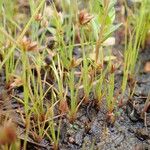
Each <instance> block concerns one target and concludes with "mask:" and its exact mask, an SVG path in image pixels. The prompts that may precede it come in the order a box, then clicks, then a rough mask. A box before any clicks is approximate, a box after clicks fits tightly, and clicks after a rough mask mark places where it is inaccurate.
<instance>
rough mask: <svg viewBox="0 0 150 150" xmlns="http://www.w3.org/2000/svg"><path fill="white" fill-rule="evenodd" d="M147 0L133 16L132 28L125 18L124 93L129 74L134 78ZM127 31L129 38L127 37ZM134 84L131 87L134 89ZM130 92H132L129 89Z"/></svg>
mask: <svg viewBox="0 0 150 150" xmlns="http://www.w3.org/2000/svg"><path fill="white" fill-rule="evenodd" d="M147 4H148V1H147V0H144V1H142V2H141V6H140V11H139V16H138V17H136V16H135V17H136V18H135V22H134V27H133V28H134V29H131V30H133V31H130V28H129V26H130V21H129V18H127V20H126V25H125V36H126V37H125V52H124V71H123V82H122V93H123V95H124V93H125V90H126V85H127V80H128V78H129V76H130V78H132V80H134V76H135V73H136V69H137V68H136V62H137V58H138V53H139V50H140V46H141V44H142V43H143V42H142V41H145V36H144V35H145V32H147V25H146V20H147V12H146V8H147ZM128 31H130V32H129V39H128ZM134 86H135V84H134V85H133V87H132V89H134ZM130 93H133V91H131V92H130Z"/></svg>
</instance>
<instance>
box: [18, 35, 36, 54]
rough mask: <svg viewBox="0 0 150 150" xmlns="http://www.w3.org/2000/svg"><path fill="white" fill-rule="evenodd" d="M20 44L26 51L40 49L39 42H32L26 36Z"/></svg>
mask: <svg viewBox="0 0 150 150" xmlns="http://www.w3.org/2000/svg"><path fill="white" fill-rule="evenodd" d="M20 45H21V47H22V49H23V50H24V51H34V50H37V49H38V44H37V42H32V41H31V40H30V39H28V38H27V37H26V36H24V37H23V39H22V40H21V41H20Z"/></svg>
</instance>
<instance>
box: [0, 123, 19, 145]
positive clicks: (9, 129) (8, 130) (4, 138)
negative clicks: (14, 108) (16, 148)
mask: <svg viewBox="0 0 150 150" xmlns="http://www.w3.org/2000/svg"><path fill="white" fill-rule="evenodd" d="M16 139H17V133H16V126H15V124H14V123H13V122H12V121H11V120H9V121H7V122H5V123H4V125H3V126H1V127H0V145H1V144H2V145H5V144H11V143H14V142H15V141H16Z"/></svg>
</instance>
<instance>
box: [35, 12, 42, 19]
mask: <svg viewBox="0 0 150 150" xmlns="http://www.w3.org/2000/svg"><path fill="white" fill-rule="evenodd" d="M35 20H36V21H41V20H42V14H41V13H39V14H37V15H36V16H35Z"/></svg>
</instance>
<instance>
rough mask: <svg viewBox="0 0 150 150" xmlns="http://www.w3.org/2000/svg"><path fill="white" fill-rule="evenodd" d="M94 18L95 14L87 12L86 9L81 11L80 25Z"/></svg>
mask: <svg viewBox="0 0 150 150" xmlns="http://www.w3.org/2000/svg"><path fill="white" fill-rule="evenodd" d="M92 19H93V16H92V15H90V14H89V13H87V11H86V10H85V9H84V10H81V11H80V13H79V23H80V25H85V24H87V23H89V22H90V21H91V20H92Z"/></svg>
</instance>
